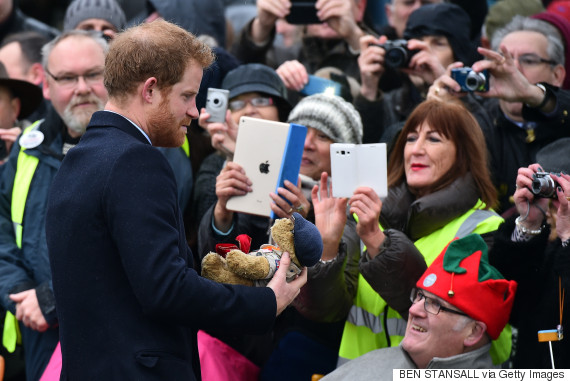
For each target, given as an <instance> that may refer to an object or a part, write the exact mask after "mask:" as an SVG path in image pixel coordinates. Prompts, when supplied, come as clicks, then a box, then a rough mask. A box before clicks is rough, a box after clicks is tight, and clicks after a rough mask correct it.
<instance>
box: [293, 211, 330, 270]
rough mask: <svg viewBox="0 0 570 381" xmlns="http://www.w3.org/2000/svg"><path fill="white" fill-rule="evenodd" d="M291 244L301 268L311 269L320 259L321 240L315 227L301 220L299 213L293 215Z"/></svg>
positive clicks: (321, 251) (321, 250)
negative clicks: (293, 246) (293, 245)
mask: <svg viewBox="0 0 570 381" xmlns="http://www.w3.org/2000/svg"><path fill="white" fill-rule="evenodd" d="M293 224H294V228H293V243H294V244H295V254H296V255H297V258H298V259H299V262H300V263H301V265H303V266H307V267H311V266H313V265H314V264H315V263H317V262H318V261H319V259H321V255H322V254H323V240H322V238H321V233H320V232H319V230H318V229H317V227H316V226H315V225H314V224H312V223H311V222H309V221H307V220H306V219H304V218H303V216H301V215H300V214H299V213H293Z"/></svg>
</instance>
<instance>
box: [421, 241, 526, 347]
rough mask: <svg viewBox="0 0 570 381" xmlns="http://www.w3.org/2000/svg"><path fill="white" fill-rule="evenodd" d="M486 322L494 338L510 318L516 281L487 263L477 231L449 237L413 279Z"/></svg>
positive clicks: (423, 287)
mask: <svg viewBox="0 0 570 381" xmlns="http://www.w3.org/2000/svg"><path fill="white" fill-rule="evenodd" d="M416 287H417V288H419V289H423V290H426V291H429V292H431V293H432V294H434V295H437V296H438V297H440V298H441V299H443V300H445V301H446V302H448V303H449V304H451V305H453V306H455V307H456V308H458V309H460V310H461V311H463V312H465V313H466V314H467V315H469V316H470V317H471V318H472V319H475V320H478V321H482V322H484V323H485V324H486V325H487V332H488V334H489V336H490V337H491V338H492V339H493V340H496V339H497V338H498V337H499V334H500V333H501V331H502V330H503V328H505V325H506V324H507V323H508V321H509V316H510V314H511V309H512V307H513V302H514V299H515V291H516V289H517V283H516V282H515V281H508V280H506V279H505V278H504V277H503V276H502V275H501V273H500V272H499V271H498V270H497V269H496V268H494V267H493V266H491V265H490V264H489V257H488V254H487V244H486V243H485V241H484V240H483V238H481V236H480V235H479V234H470V235H468V236H466V237H464V238H461V239H455V240H453V241H451V242H450V243H449V244H448V245H447V247H446V248H445V249H443V251H442V252H441V254H440V255H439V256H438V257H437V258H436V259H435V261H433V263H432V264H431V266H430V267H428V269H427V270H426V271H425V272H424V274H423V275H422V277H421V278H420V279H419V280H418V282H417V283H416Z"/></svg>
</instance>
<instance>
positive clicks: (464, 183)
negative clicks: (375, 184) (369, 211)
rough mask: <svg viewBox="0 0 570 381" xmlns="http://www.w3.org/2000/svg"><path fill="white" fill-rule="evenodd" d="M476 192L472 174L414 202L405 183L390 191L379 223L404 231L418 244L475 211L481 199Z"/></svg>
mask: <svg viewBox="0 0 570 381" xmlns="http://www.w3.org/2000/svg"><path fill="white" fill-rule="evenodd" d="M477 193H478V192H477V187H476V185H475V181H474V180H473V177H472V176H471V174H470V173H468V174H467V175H465V176H463V177H460V178H458V179H456V180H455V181H454V182H453V183H451V185H450V186H448V187H447V188H445V189H442V190H439V191H437V192H434V193H430V194H428V195H426V196H424V197H420V198H418V199H415V200H414V197H413V195H412V194H411V193H410V191H409V189H408V187H407V185H406V183H405V182H403V183H402V184H401V185H399V186H396V187H391V188H390V189H389V190H388V197H387V198H386V200H385V201H384V202H383V205H384V206H383V207H382V214H381V216H380V222H381V224H382V226H383V227H385V228H394V229H398V230H400V231H403V232H404V233H406V235H407V236H408V237H410V239H412V240H413V241H416V240H418V239H420V238H421V237H424V236H426V235H428V234H430V233H432V232H434V231H436V230H437V229H439V228H441V227H443V226H445V225H446V224H447V223H449V222H450V221H452V220H454V219H455V218H457V217H458V216H461V215H462V214H464V213H465V212H467V211H468V210H470V209H471V208H473V206H474V205H475V204H476V203H477V201H478V199H479V196H478V194H477Z"/></svg>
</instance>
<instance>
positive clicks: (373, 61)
mask: <svg viewBox="0 0 570 381" xmlns="http://www.w3.org/2000/svg"><path fill="white" fill-rule="evenodd" d="M387 40H388V38H387V37H386V36H380V38H378V39H376V38H375V37H374V36H372V35H366V36H362V37H361V38H360V56H358V68H359V69H360V82H362V85H361V86H360V94H362V96H363V97H364V98H366V99H368V100H369V101H375V100H376V96H377V94H378V84H379V83H380V79H381V78H382V74H384V70H385V67H384V55H385V54H386V51H385V50H384V48H381V47H379V46H376V45H379V44H384V43H385V42H386V41H387Z"/></svg>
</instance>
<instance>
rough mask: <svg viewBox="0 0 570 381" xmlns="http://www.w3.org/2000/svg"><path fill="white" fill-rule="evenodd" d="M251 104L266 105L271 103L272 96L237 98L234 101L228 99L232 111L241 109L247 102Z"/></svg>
mask: <svg viewBox="0 0 570 381" xmlns="http://www.w3.org/2000/svg"><path fill="white" fill-rule="evenodd" d="M248 103H249V104H250V105H252V106H253V107H266V106H271V105H273V98H270V97H257V98H251V99H249V100H247V101H244V100H241V99H237V100H235V101H230V104H229V106H230V110H232V111H239V110H241V109H243V108H244V107H245V106H246V105H247V104H248Z"/></svg>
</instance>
